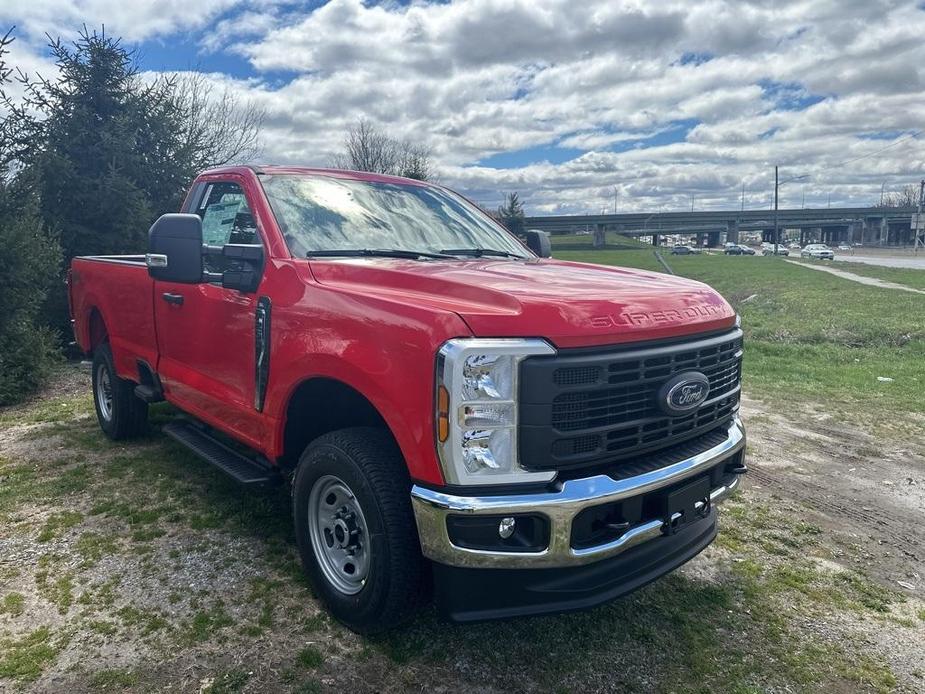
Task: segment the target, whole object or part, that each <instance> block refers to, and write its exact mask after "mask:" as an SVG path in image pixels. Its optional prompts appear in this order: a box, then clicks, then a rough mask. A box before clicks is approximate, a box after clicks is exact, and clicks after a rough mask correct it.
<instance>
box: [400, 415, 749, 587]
mask: <svg viewBox="0 0 925 694" xmlns="http://www.w3.org/2000/svg"><path fill="white" fill-rule="evenodd" d="M744 447H745V429H744V428H743V426H742V423H741V421H740V420H739V418H738V417H736V418H735V419H734V420H733V421H732V423H731V424H730V425H729V430H728V433H727V437H726V440H725V441H723V442H722V443H720V444H718V445H716V446H714V447H713V448H711V449H709V450H707V451H704V452H703V453H699V454H698V455H695V456H692V457H690V458H685V459H683V460H678V461H676V462H674V463H671V464H669V465H666V466H665V467H661V468H659V469H657V470H652V471H651V472H646V473H644V474H641V475H637V476H635V477H628V478H625V479H620V480H615V479H613V478H611V477H608V476H607V475H595V476H594V477H586V478H582V479H575V480H567V481H566V482H564V483H563V484H562V487H561V489H559V490H558V491H551V492H541V493H528V494H506V495H499V496H458V495H455V494H447V493H445V492H442V491H438V490H434V489H429V488H427V487H421V486H418V485H414V487H412V489H411V501H412V506H413V508H414V515H415V519H416V521H417V526H418V533H419V535H420V539H421V548H422V550H423V552H424V556H426V557H427V558H429V559H432V560H434V561H436V562H440V563H442V564H447V565H450V566H459V567H472V568H476V567H479V568H521V569H522V568H549V567H563V566H577V565H581V564H589V563H591V562H595V561H599V560H601V559H606V558H608V557H612V556H615V555H617V554H620V553H621V552H625V551H626V550H627V549H629V548H630V547H633V546H635V545H638V544H640V543H642V542H645V541H647V540H652V539H654V538H656V537H659V536H660V535H662V534H663V533H664V532H665V522H664V519H652V520H649V521H645V522H643V523H639V524H638V525H635V526H633V527H632V528H629V529H628V530H627V531H626V532H624V533H623V534H622V535H621V536H620V537H618V538H616V539H615V540H612V541H610V542H607V543H605V544H602V545H597V546H595V547H587V548H582V549H576V548H574V547H572V546H571V536H572V520H573V519H574V518H575V516H577V515H578V514H579V513H581V512H582V511H583V510H585V509H587V508H590V507H592V506H598V505H599V504H606V503H610V502H615V501H621V500H623V499H628V498H631V497H634V496H637V495H639V494H645V493H647V492H651V491H654V490H657V489H660V488H662V487H666V486H668V485H671V484H674V483H676V482H678V481H680V480H683V479H685V478H687V477H691V476H693V475H696V474H698V473H700V472H703V471H705V470H708V469H710V468H712V467H713V466H714V465H717V464H718V463H721V462H722V461H723V460H724V459H726V458H730V457H732V456H733V455H735V454H736V453H738V452H739V451H740V450H742V449H743V448H744ZM738 483H739V478H738V477H737V476H735V477H732V479H731V480H730V481H728V482H727V483H726V484H724V485H721V486H719V487H717V488H714V489H712V490H711V491H710V501H711V504H715V503H718V502H720V501H722V500H723V499H725V498H726V497H727V496H729V495H730V494H731V493H732V492H733V491H734V490H735V489H736V488H737V487H738ZM454 514H458V515H467V514H475V515H492V516H497V515H511V516H515V515H518V514H541V515H543V516H545V517H546V518H547V519H548V520H549V525H550V528H549V530H550V538H549V546H548V547H547V548H546V549H544V550H542V551H539V552H506V551H491V550H482V549H471V548H467V547H459V546H457V545H455V544H453V542H452V541H451V540H450V537H449V534H448V531H447V523H446V519H447V516H449V515H454Z"/></svg>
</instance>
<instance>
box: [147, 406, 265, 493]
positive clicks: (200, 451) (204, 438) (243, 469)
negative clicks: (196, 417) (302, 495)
mask: <svg viewBox="0 0 925 694" xmlns="http://www.w3.org/2000/svg"><path fill="white" fill-rule="evenodd" d="M163 431H164V433H165V434H167V436H169V437H170V438H172V439H173V440H174V441H177V442H178V443H182V444H183V445H184V446H186V447H187V448H189V449H190V450H191V451H192V452H193V453H195V454H196V455H198V456H199V457H200V458H202V459H203V460H205V461H206V462H208V463H212V465H214V466H215V467H217V468H218V469H219V470H222V471H223V472H225V473H227V474H228V475H230V476H231V477H233V478H234V479H235V480H237V481H238V482H240V483H241V484H246V485H248V486H254V485H262V484H271V483H275V482H277V481H278V480H279V476H278V475H277V474H276V473H275V472H274V470H273V469H272V468H271V467H270V465H269V464H268V463H264V462H262V461H260V460H255V459H253V458H248V457H247V456H245V455H241V454H240V453H238V452H237V451H234V450H232V449H231V448H229V447H228V446H226V445H225V444H224V443H222V442H221V441H219V440H218V439H216V438H214V437H213V436H211V435H210V434H208V433H207V432H205V431H203V430H202V429H200V428H199V427H197V426H195V425H194V424H192V423H191V422H188V421H184V420H174V421H172V422H170V423H169V424H165V425H164V427H163Z"/></svg>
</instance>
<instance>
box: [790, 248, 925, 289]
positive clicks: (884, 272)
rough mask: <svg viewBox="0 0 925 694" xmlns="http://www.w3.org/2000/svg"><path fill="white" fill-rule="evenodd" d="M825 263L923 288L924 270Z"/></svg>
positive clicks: (922, 255)
mask: <svg viewBox="0 0 925 694" xmlns="http://www.w3.org/2000/svg"><path fill="white" fill-rule="evenodd" d="M840 257H841V256H840ZM918 257H920V258H921V257H925V252H922V253H920V254H919V256H918ZM795 260H796V259H795ZM806 262H812V261H806ZM816 262H818V261H816ZM826 265H828V266H831V267H833V268H835V269H836V270H846V271H847V272H853V273H854V274H856V275H863V276H864V277H875V278H877V279H879V280H886V281H887V282H895V283H896V284H902V285H905V286H907V287H912V288H913V289H925V270H915V269H912V268H898V267H883V266H882V265H870V264H868V263H852V262H851V261H842V260H839V261H838V262H835V263H826Z"/></svg>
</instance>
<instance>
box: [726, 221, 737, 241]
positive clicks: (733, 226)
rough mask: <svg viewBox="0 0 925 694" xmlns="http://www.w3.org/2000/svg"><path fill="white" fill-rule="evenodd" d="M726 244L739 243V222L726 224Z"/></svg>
mask: <svg viewBox="0 0 925 694" xmlns="http://www.w3.org/2000/svg"><path fill="white" fill-rule="evenodd" d="M726 242H727V243H738V242H739V223H738V222H729V223H727V224H726Z"/></svg>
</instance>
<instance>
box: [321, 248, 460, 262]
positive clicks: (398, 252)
mask: <svg viewBox="0 0 925 694" xmlns="http://www.w3.org/2000/svg"><path fill="white" fill-rule="evenodd" d="M305 256H306V257H307V258H337V257H342V258H410V259H412V260H414V259H416V258H446V259H449V260H455V258H454V257H453V256H452V255H447V254H446V253H430V252H428V251H406V250H404V249H402V248H342V249H324V250H319V251H309V252H308V253H306V254H305Z"/></svg>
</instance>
